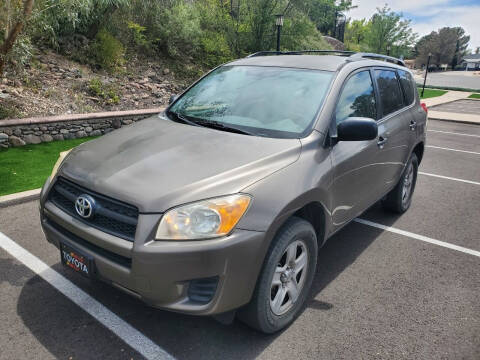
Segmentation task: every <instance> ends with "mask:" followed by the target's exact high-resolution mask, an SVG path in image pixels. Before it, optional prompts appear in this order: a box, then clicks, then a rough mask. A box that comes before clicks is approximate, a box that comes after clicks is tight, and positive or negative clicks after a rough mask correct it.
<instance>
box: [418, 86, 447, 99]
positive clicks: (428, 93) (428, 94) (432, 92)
mask: <svg viewBox="0 0 480 360" xmlns="http://www.w3.org/2000/svg"><path fill="white" fill-rule="evenodd" d="M446 92H447V91H445V90H433V89H425V92H424V93H423V96H421V98H422V99H428V98H432V97H437V96H441V95H443V94H445V93H446ZM418 93H419V94H420V95H422V88H418Z"/></svg>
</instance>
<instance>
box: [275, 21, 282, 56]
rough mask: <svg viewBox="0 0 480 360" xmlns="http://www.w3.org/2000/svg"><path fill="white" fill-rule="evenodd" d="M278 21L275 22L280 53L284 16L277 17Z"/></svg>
mask: <svg viewBox="0 0 480 360" xmlns="http://www.w3.org/2000/svg"><path fill="white" fill-rule="evenodd" d="M275 16H276V17H277V19H276V20H275V25H277V51H278V52H280V31H281V29H282V26H283V15H282V14H278V15H275Z"/></svg>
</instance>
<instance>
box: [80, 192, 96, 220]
mask: <svg viewBox="0 0 480 360" xmlns="http://www.w3.org/2000/svg"><path fill="white" fill-rule="evenodd" d="M75 210H77V214H78V215H80V216H81V217H82V218H84V219H89V218H91V217H92V216H93V212H94V210H95V200H93V198H92V197H91V196H89V195H80V196H79V197H77V200H75Z"/></svg>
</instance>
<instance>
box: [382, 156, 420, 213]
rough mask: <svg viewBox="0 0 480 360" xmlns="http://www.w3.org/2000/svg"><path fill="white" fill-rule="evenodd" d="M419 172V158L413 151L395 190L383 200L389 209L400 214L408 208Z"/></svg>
mask: <svg viewBox="0 0 480 360" xmlns="http://www.w3.org/2000/svg"><path fill="white" fill-rule="evenodd" d="M417 173H418V158H417V155H416V154H415V153H412V155H411V156H410V159H409V160H408V162H407V165H406V166H405V170H404V171H403V174H402V176H401V177H400V181H399V182H398V184H397V185H396V186H395V187H394V188H393V190H392V191H390V192H389V193H388V194H387V196H386V198H385V200H383V202H382V204H383V206H384V207H385V208H386V209H387V210H390V211H393V212H396V213H399V214H403V213H404V212H405V211H407V210H408V208H409V207H410V204H411V203H412V196H413V191H414V190H415V184H416V182H417Z"/></svg>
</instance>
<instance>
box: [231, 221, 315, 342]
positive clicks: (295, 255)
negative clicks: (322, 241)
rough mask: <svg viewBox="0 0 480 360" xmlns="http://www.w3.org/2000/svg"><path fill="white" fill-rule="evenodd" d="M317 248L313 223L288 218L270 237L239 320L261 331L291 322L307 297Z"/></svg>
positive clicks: (269, 330)
mask: <svg viewBox="0 0 480 360" xmlns="http://www.w3.org/2000/svg"><path fill="white" fill-rule="evenodd" d="M317 252H318V244H317V236H316V233H315V230H314V228H313V226H312V225H311V224H310V223H309V222H307V221H305V220H303V219H300V218H297V217H293V218H291V219H289V220H288V221H287V223H286V224H285V225H284V226H283V227H282V229H281V230H280V231H279V233H278V234H277V236H276V237H275V239H274V240H273V241H272V245H271V247H270V249H269V251H268V254H267V257H266V259H265V263H264V266H263V269H262V273H261V274H260V277H259V279H258V283H257V286H256V288H255V292H254V294H253V297H252V301H251V302H250V303H249V304H248V305H247V306H246V307H245V308H243V309H241V310H240V311H239V318H240V320H242V321H244V322H245V323H247V324H248V325H250V326H251V327H253V328H255V329H257V330H259V331H261V332H264V333H273V332H276V331H278V330H281V329H282V328H284V327H285V326H287V325H288V324H290V323H291V322H292V321H293V320H294V319H295V318H296V317H297V316H298V315H299V313H300V312H301V310H302V308H303V305H304V304H305V300H306V299H307V296H308V293H309V290H310V287H311V285H312V281H313V277H314V276H315V269H316V265H317Z"/></svg>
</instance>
